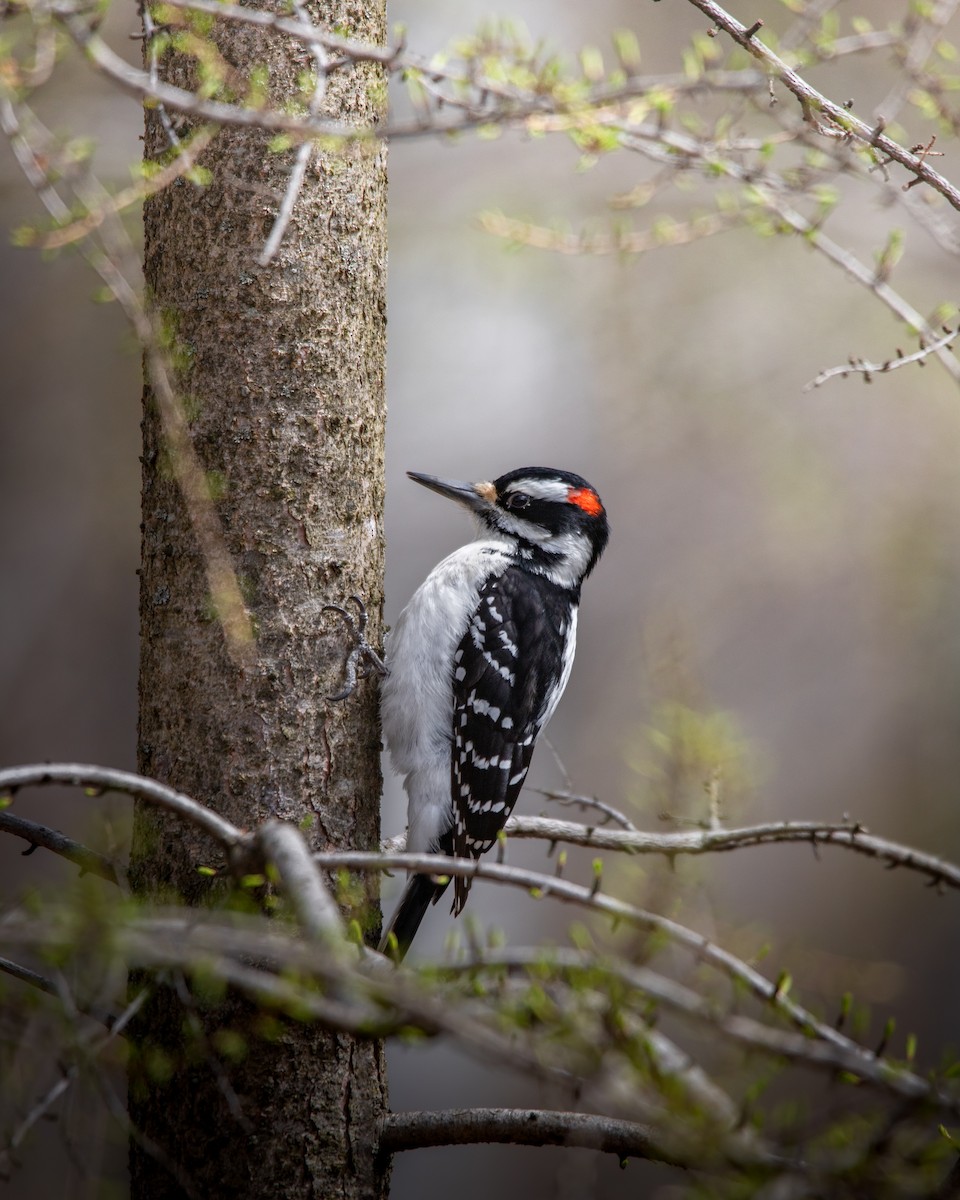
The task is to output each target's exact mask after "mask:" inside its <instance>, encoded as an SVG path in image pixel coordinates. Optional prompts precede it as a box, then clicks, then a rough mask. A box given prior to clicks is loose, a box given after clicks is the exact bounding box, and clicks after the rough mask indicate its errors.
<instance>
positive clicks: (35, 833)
mask: <svg viewBox="0 0 960 1200" xmlns="http://www.w3.org/2000/svg"><path fill="white" fill-rule="evenodd" d="M0 833H10V834H13V836H14V837H19V838H23V840H24V841H25V842H29V843H30V849H29V850H24V852H23V853H24V854H32V853H33V851H34V850H36V849H37V848H38V847H42V848H43V849H44V850H50V851H52V853H54V854H59V855H60V856H61V857H62V858H66V859H69V861H70V862H72V863H75V864H76V865H77V866H78V867H79V868H80V873H81V875H87V874H89V875H99V876H100V878H101V879H106V881H107V882H108V883H116V884H119V883H120V875H119V874H118V871H117V867H116V865H115V864H114V863H113V862H111V860H110V859H109V858H107V857H106V855H103V854H98V853H97V851H96V850H91V849H90V848H89V847H87V846H84V845H83V843H82V842H76V841H74V840H73V838H69V837H67V836H66V834H64V833H61V832H60V831H59V830H58V829H51V828H49V826H47V825H39V824H37V822H36V821H27V820H25V819H24V818H23V817H18V816H15V815H14V814H13V813H11V812H5V811H3V810H2V809H0Z"/></svg>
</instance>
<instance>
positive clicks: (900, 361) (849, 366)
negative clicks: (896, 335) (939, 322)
mask: <svg viewBox="0 0 960 1200" xmlns="http://www.w3.org/2000/svg"><path fill="white" fill-rule="evenodd" d="M958 333H960V330H957V329H954V330H948V331H947V332H946V333H945V334H944V335H943V337H940V338H937V340H936V341H935V342H932V343H931V344H930V345H927V344H926V343H924V344H923V345H921V347H920V349H919V350H915V351H914V352H913V354H900V352H899V351H897V354H898V355H899V357H897V358H888V359H887V360H886V362H882V363H871V362H866V361H865V360H864V359H862V358H851V359H850V361H849V362H848V363H845V364H844V365H843V366H839V367H828V368H827V369H826V370H824V371H821V372H820V374H819V375H818V376H817V377H816V379H811V380H810V382H809V383H808V384H807V385H806V386H805V387H804V389H803V390H804V391H805V392H812V391H813V389H814V388H818V387H821V386H822V385H823V384H825V383H826V382H827V381H828V380H830V379H836V378H837V376H839V377H840V378H841V379H846V378H847V376H848V375H862V376H863V377H864V382H865V383H870V381H871V379H872V377H873V376H874V375H886V374H887V373H888V372H889V371H896V370H898V369H899V368H900V367H906V366H909V365H910V363H922V362H923V361H924V359H927V358H929V357H930V355H931V354H936V353H937V351H938V350H943V349H948V350H949V349H950V348H951V347H952V346H953V342H954V340H955V339H956V336H957V334H958Z"/></svg>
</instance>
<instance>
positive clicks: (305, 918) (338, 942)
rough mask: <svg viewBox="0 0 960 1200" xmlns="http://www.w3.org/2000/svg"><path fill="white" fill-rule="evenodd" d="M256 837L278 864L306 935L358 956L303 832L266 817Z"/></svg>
mask: <svg viewBox="0 0 960 1200" xmlns="http://www.w3.org/2000/svg"><path fill="white" fill-rule="evenodd" d="M257 841H258V842H259V844H260V847H261V849H262V851H263V855H264V857H265V859H266V860H267V862H268V863H272V864H273V865H274V867H276V869H277V872H278V873H279V876H280V885H281V887H282V888H283V891H284V893H285V894H286V895H287V896H288V898H289V899H290V903H291V905H292V906H293V910H294V912H295V913H296V915H297V920H298V922H299V923H300V927H301V929H302V930H303V931H304V933H305V934H306V935H307V937H308V938H311V939H312V940H313V941H316V942H319V943H320V944H321V945H323V946H324V947H326V948H327V950H329V951H331V952H333V953H336V954H339V955H341V956H345V955H350V956H351V957H353V958H356V947H351V946H350V945H349V943H348V942H347V941H346V929H345V928H344V924H343V918H342V916H341V915H340V910H339V908H337V906H336V904H335V903H334V900H333V897H332V896H331V895H330V893H329V892H328V891H327V888H326V886H325V885H324V882H323V879H322V878H321V876H320V872H319V870H318V869H317V866H316V864H315V863H314V861H313V857H312V856H311V854H310V851H309V850H308V849H307V844H306V842H305V841H304V840H303V838H302V837H301V835H300V832H299V831H298V830H297V829H296V828H295V827H294V826H293V825H290V824H288V823H287V822H285V821H267V822H266V824H264V825H263V826H261V828H260V829H259V831H258V833H257Z"/></svg>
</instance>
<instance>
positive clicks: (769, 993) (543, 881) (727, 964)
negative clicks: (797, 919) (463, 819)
mask: <svg viewBox="0 0 960 1200" xmlns="http://www.w3.org/2000/svg"><path fill="white" fill-rule="evenodd" d="M611 832H613V831H611ZM314 861H315V862H317V863H318V864H319V865H320V866H322V867H326V868H334V867H347V868H349V869H352V870H361V871H376V870H387V869H390V868H401V867H402V868H404V869H406V870H408V871H418V872H420V873H422V874H426V875H454V876H456V875H460V876H463V877H466V878H469V879H471V880H472V879H487V880H490V881H491V882H493V883H500V884H505V885H507V886H510V887H520V888H524V889H525V890H527V891H529V892H530V893H531V894H532V895H533V896H534V897H535V898H536V899H538V900H539V899H543V898H545V897H548V896H549V897H551V898H553V899H556V900H561V901H563V902H564V903H567V904H575V905H577V906H578V907H580V908H585V909H590V910H593V911H595V912H599V913H603V914H604V915H606V916H609V917H612V918H613V919H614V920H615V922H617V923H618V924H619V923H623V924H627V925H633V926H635V927H637V928H640V929H647V930H653V931H656V932H657V933H659V934H661V935H662V936H663V937H664V938H666V939H667V940H668V941H670V942H672V943H674V944H675V945H677V946H682V947H683V948H684V949H685V950H687V951H688V952H689V953H690V954H692V955H693V956H694V957H695V958H697V959H698V960H699V961H700V962H703V963H706V964H708V965H709V966H711V967H713V968H714V969H715V970H717V971H719V972H720V973H721V974H723V975H726V976H727V977H728V978H730V979H734V980H738V981H739V982H740V983H742V984H743V985H744V987H745V988H746V989H747V990H748V991H749V992H751V993H752V994H753V995H754V996H756V997H757V998H758V999H760V1000H762V1001H764V1002H765V1003H767V1004H769V1005H771V1006H772V1008H773V1009H774V1010H775V1011H777V1012H779V1013H780V1014H781V1015H782V1016H784V1017H786V1018H787V1019H788V1020H789V1021H791V1022H792V1023H793V1024H794V1025H795V1026H796V1027H797V1028H798V1029H800V1030H801V1031H802V1032H803V1033H804V1034H805V1035H807V1036H816V1037H819V1038H822V1039H823V1040H824V1041H825V1042H828V1043H830V1044H831V1045H833V1046H842V1047H844V1048H846V1049H849V1050H850V1051H851V1053H855V1054H863V1053H866V1052H865V1051H864V1050H863V1049H862V1048H861V1047H859V1046H858V1045H857V1044H856V1043H855V1042H853V1041H851V1040H850V1039H849V1038H847V1037H846V1036H844V1035H843V1034H842V1033H840V1032H838V1031H837V1030H836V1029H834V1028H833V1027H832V1026H830V1025H827V1024H825V1023H824V1022H823V1021H820V1020H818V1019H817V1018H816V1017H815V1016H814V1015H813V1013H811V1012H809V1011H808V1010H807V1009H805V1008H804V1007H802V1005H800V1004H797V1003H796V1002H795V1001H793V1000H791V999H790V997H789V996H788V995H787V994H786V990H785V989H783V988H781V986H780V985H779V983H775V982H771V981H770V980H769V979H767V978H766V977H765V976H764V975H762V974H761V973H760V972H759V971H757V970H756V969H755V968H754V967H752V966H750V965H749V964H748V963H746V962H744V961H743V960H742V959H740V958H738V957H737V956H736V955H735V954H731V953H730V952H729V951H728V950H724V949H723V948H722V947H721V946H719V945H717V943H716V942H712V941H711V940H710V939H709V938H707V937H705V936H704V935H703V934H701V933H697V932H695V931H694V930H692V929H688V928H687V927H686V926H685V925H681V924H680V923H679V922H677V921H673V920H671V919H670V918H669V917H664V916H661V915H660V914H659V913H653V912H649V911H647V910H646V909H642V908H638V907H636V906H635V905H632V904H628V903H627V902H626V901H624V900H620V899H617V898H616V897H613V896H606V895H604V894H603V893H602V892H601V891H599V890H598V889H597V887H596V886H594V887H589V888H588V887H585V886H583V885H581V884H576V883H570V882H568V881H567V880H565V879H560V878H557V877H556V876H551V875H543V874H541V873H540V872H538V871H528V870H525V869H524V868H521V867H509V866H505V865H504V864H502V863H490V862H485V861H484V860H482V859H481V860H479V861H476V862H475V861H473V860H472V859H463V858H449V857H447V856H446V855H442V854H373V853H369V852H363V851H351V850H348V851H340V852H338V853H324V854H316V855H315V856H314ZM921 1083H922V1081H921Z"/></svg>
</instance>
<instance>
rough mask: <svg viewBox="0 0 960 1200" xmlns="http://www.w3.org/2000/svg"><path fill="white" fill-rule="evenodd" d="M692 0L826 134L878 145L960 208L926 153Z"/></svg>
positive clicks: (708, 1)
mask: <svg viewBox="0 0 960 1200" xmlns="http://www.w3.org/2000/svg"><path fill="white" fill-rule="evenodd" d="M689 3H690V4H692V5H693V6H694V8H698V9H699V10H700V11H701V12H702V13H703V14H704V15H705V16H707V17H709V19H710V21H711V22H712V23H713V24H714V25H715V26H716V27H717V28H719V29H722V30H723V31H724V32H725V33H727V34H729V36H730V37H731V38H733V40H734V41H735V42H736V43H737V45H738V46H740V47H741V48H742V49H744V50H746V51H747V53H748V54H751V55H752V56H753V57H754V58H756V59H758V60H759V61H760V62H761V63H763V65H764V67H765V68H766V69H767V71H769V72H770V74H771V75H773V76H774V78H776V79H778V80H779V81H780V82H781V83H782V84H783V85H784V87H786V88H787V89H788V91H790V92H792V93H793V95H794V96H796V98H797V99H798V100H799V101H800V105H801V108H802V110H803V113H804V119H805V120H807V121H808V122H809V123H810V124H812V125H814V127H815V128H816V130H817V132H818V133H820V134H821V135H823V136H826V137H837V138H844V137H853V138H855V139H856V140H857V141H859V142H861V143H862V144H863V145H866V146H872V147H874V148H875V149H876V150H878V151H879V152H880V154H882V155H884V156H885V157H887V158H889V159H890V160H891V161H892V162H896V163H899V164H900V165H901V166H902V167H905V168H906V169H907V170H908V171H909V172H910V173H911V174H912V175H914V176H915V177H916V178H917V179H920V180H923V182H924V183H927V184H929V185H930V187H932V188H933V189H934V190H935V191H937V192H939V193H940V195H941V196H943V197H944V199H946V200H947V201H948V202H949V203H950V204H951V205H952V206H953V207H954V208H956V209H958V210H960V190H958V189H957V188H956V187H954V185H953V184H952V183H951V182H950V181H949V180H948V179H945V178H944V177H943V176H942V175H940V174H939V173H938V172H937V171H935V170H934V169H933V168H932V167H931V166H930V164H929V162H928V161H927V159H926V158H925V157H924V156H922V155H919V154H915V153H913V152H912V151H910V150H907V149H905V148H904V147H903V146H901V145H900V143H899V142H895V141H894V140H893V138H891V137H888V136H887V135H886V134H885V133H884V132H883V129H882V127H881V126H874V127H871V126H869V125H867V124H866V123H865V122H864V121H861V120H860V119H859V118H858V117H855V116H854V115H853V113H852V111H851V110H850V109H847V108H844V107H843V106H842V105H840V104H835V103H834V102H833V101H832V100H828V99H827V97H826V96H824V95H823V94H822V93H820V92H818V91H817V90H816V88H813V87H811V86H810V84H809V83H807V82H806V80H805V79H802V78H801V77H800V76H799V75H798V74H797V72H796V71H794V70H793V69H792V68H791V67H788V66H787V64H786V63H785V62H784V61H783V59H782V58H779V57H778V56H777V55H776V54H774V52H773V51H772V50H770V49H769V48H768V47H767V46H765V45H764V44H763V42H761V41H760V40H759V39H758V38H757V37H756V35H755V31H754V33H753V34H751V36H749V37H748V36H747V34H748V30H747V27H746V26H744V25H741V24H740V22H739V21H737V20H736V19H735V18H733V17H731V16H730V14H729V13H728V12H727V11H726V10H725V9H723V8H721V7H720V5H719V4H717V3H715V0H689ZM821 117H825V118H826V119H827V121H828V122H829V123H830V124H829V125H824V124H823V123H822V121H821V120H820V118H821Z"/></svg>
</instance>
